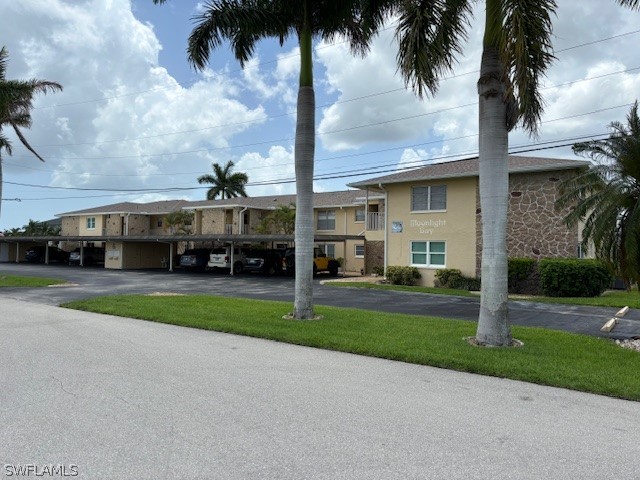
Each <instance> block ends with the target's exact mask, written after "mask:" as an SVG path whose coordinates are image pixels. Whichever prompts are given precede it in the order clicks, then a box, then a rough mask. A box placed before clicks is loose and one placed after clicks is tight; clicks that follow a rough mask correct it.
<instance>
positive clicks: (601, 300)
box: [325, 282, 640, 308]
mask: <svg viewBox="0 0 640 480" xmlns="http://www.w3.org/2000/svg"><path fill="white" fill-rule="evenodd" d="M325 285H327V286H331V287H356V288H369V289H375V290H394V291H400V292H412V293H431V294H435V295H453V296H457V297H476V298H479V294H478V292H475V293H472V292H468V291H467V290H458V289H453V288H435V287H409V286H406V285H380V284H376V283H368V282H326V283H325ZM509 300H515V301H519V300H522V301H526V302H537V303H558V304H568V305H586V306H591V307H618V308H622V307H625V306H628V307H629V308H640V293H639V292H638V291H637V290H632V291H631V292H627V291H621V290H610V291H606V292H604V293H603V294H602V295H601V296H599V297H586V298H585V297H542V296H533V295H509Z"/></svg>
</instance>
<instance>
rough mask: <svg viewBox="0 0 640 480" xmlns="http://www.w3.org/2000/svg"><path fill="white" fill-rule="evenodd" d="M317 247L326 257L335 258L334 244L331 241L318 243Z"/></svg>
mask: <svg viewBox="0 0 640 480" xmlns="http://www.w3.org/2000/svg"><path fill="white" fill-rule="evenodd" d="M318 248H320V250H322V251H323V252H324V253H325V255H326V256H327V257H331V258H335V256H336V246H335V244H333V243H324V244H322V245H320V246H319V247H318Z"/></svg>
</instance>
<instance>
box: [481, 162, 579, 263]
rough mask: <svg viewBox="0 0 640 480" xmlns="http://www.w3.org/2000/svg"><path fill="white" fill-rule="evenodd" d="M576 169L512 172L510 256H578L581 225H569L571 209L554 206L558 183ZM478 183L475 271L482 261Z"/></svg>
mask: <svg viewBox="0 0 640 480" xmlns="http://www.w3.org/2000/svg"><path fill="white" fill-rule="evenodd" d="M573 175H575V170H563V171H557V172H535V173H526V174H524V173H520V174H512V175H510V176H509V211H508V217H507V252H508V254H509V257H510V258H514V257H525V258H538V259H540V258H545V257H561V258H571V257H577V254H578V228H577V227H574V228H572V229H569V228H567V226H566V225H565V224H564V221H563V218H564V217H565V215H566V214H567V213H568V210H562V211H558V210H556V209H555V201H556V199H557V198H558V187H559V185H560V183H561V182H562V181H563V180H565V179H566V178H568V177H570V176H573ZM477 185H478V184H477V183H476V274H477V275H478V276H480V271H481V262H482V223H481V222H482V212H481V209H480V192H479V187H478V186H477Z"/></svg>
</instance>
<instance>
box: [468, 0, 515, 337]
mask: <svg viewBox="0 0 640 480" xmlns="http://www.w3.org/2000/svg"><path fill="white" fill-rule="evenodd" d="M488 3H489V2H488ZM487 16H489V12H487ZM502 72H503V69H502V66H501V64H500V59H499V57H498V52H497V49H495V48H493V47H491V46H490V45H487V42H485V46H484V50H483V53H482V65H481V68H480V80H479V81H478V94H479V102H480V126H479V127H480V139H479V142H480V144H479V154H480V158H479V164H480V171H479V174H480V208H481V210H482V293H481V297H480V316H479V318H478V330H477V333H476V340H477V341H478V342H479V343H481V344H486V345H495V346H507V345H511V342H512V338H511V328H510V326H509V316H508V309H507V289H508V285H507V244H506V237H507V234H506V233H507V232H506V228H507V209H508V202H509V200H508V190H509V170H508V147H509V140H508V136H509V133H508V128H507V104H506V101H505V97H504V91H505V85H504V80H503V78H504V77H503V75H502Z"/></svg>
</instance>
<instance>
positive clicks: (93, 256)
mask: <svg viewBox="0 0 640 480" xmlns="http://www.w3.org/2000/svg"><path fill="white" fill-rule="evenodd" d="M82 255H83V258H82V265H84V266H87V267H88V266H91V265H96V264H99V263H104V248H100V247H84V248H83V249H82ZM69 265H80V247H78V248H76V249H75V250H74V251H73V252H71V254H69Z"/></svg>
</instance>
